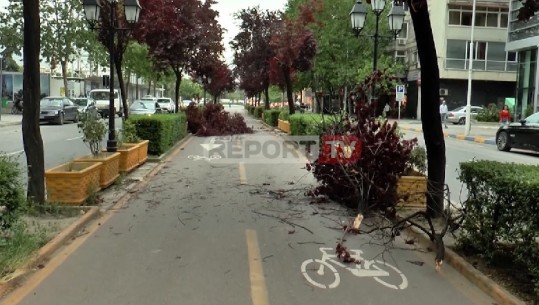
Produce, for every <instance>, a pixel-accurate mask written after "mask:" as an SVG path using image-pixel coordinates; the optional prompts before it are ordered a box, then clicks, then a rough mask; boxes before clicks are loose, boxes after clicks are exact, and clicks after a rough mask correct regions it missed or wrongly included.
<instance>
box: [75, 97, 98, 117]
mask: <svg viewBox="0 0 539 305" xmlns="http://www.w3.org/2000/svg"><path fill="white" fill-rule="evenodd" d="M71 100H72V101H73V103H75V105H77V106H78V107H79V113H84V112H86V111H87V110H88V109H90V108H95V107H96V106H95V101H94V100H93V99H91V98H88V97H76V98H72V99H71Z"/></svg>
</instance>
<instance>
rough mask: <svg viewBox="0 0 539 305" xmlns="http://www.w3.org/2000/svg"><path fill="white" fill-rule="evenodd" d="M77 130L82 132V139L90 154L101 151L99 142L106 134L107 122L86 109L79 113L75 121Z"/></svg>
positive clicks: (96, 153)
mask: <svg viewBox="0 0 539 305" xmlns="http://www.w3.org/2000/svg"><path fill="white" fill-rule="evenodd" d="M77 127H78V128H79V132H80V133H82V141H83V142H84V143H85V144H86V145H87V146H88V148H89V149H90V152H91V153H92V155H94V156H97V155H98V154H100V153H101V143H103V139H105V136H106V135H107V128H108V127H107V124H106V123H105V121H103V120H102V119H100V118H99V117H98V115H97V112H95V111H88V112H84V113H82V114H81V117H80V121H79V122H78V123H77Z"/></svg>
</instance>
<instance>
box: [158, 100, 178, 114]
mask: <svg viewBox="0 0 539 305" xmlns="http://www.w3.org/2000/svg"><path fill="white" fill-rule="evenodd" d="M157 103H159V106H160V107H161V110H162V111H163V112H167V111H168V112H169V113H172V112H174V108H175V105H174V102H173V101H172V99H171V98H170V97H159V98H157Z"/></svg>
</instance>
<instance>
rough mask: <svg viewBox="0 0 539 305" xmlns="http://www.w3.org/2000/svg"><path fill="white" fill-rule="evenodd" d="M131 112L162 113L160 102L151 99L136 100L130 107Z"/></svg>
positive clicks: (144, 113)
mask: <svg viewBox="0 0 539 305" xmlns="http://www.w3.org/2000/svg"><path fill="white" fill-rule="evenodd" d="M129 113H130V114H143V115H152V114H157V113H162V110H161V107H160V106H159V103H157V102H154V101H151V100H136V101H134V102H133V103H132V104H131V107H129Z"/></svg>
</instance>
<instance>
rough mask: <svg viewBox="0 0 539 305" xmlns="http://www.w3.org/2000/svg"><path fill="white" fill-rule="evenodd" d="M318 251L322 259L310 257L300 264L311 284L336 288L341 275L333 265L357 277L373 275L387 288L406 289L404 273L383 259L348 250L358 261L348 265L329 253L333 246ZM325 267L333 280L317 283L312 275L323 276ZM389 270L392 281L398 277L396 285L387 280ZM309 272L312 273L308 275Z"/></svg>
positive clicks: (359, 251) (406, 281) (406, 283)
mask: <svg viewBox="0 0 539 305" xmlns="http://www.w3.org/2000/svg"><path fill="white" fill-rule="evenodd" d="M320 251H321V252H322V259H316V258H315V259H312V258H311V259H308V260H306V261H304V262H303V263H302V264H301V273H302V274H303V276H304V277H305V279H307V281H308V282H309V283H311V284H312V285H314V286H316V287H318V288H324V289H325V288H330V289H331V288H336V287H337V286H339V284H340V282H341V277H340V275H339V272H338V271H337V269H336V268H335V267H334V266H333V265H336V266H339V267H341V268H344V269H345V270H348V271H350V273H352V274H353V275H355V276H357V277H373V278H374V280H375V281H377V282H378V283H380V284H382V285H384V286H386V287H388V288H392V289H406V288H407V287H408V280H407V279H406V276H404V274H403V273H402V272H401V271H400V270H399V269H397V268H396V267H394V266H392V265H390V264H388V263H386V262H383V261H379V260H365V259H363V258H362V257H361V254H362V253H363V251H361V250H349V251H350V255H351V256H352V257H353V258H355V259H357V260H358V261H359V262H360V263H358V264H353V263H351V264H349V265H346V264H344V263H342V262H340V261H339V260H338V259H337V255H335V254H329V252H331V251H335V249H333V248H320ZM332 264H333V265H332ZM309 265H310V267H309ZM325 268H327V269H328V270H329V271H331V272H332V273H333V278H334V279H333V281H331V278H332V277H330V278H329V279H330V280H329V281H330V282H331V283H329V284H327V285H326V284H323V283H319V282H317V281H316V280H315V279H313V276H316V275H318V276H320V277H321V276H323V275H324V269H325ZM384 269H386V270H387V269H389V271H386V270H384ZM390 272H392V273H393V274H394V275H395V276H393V277H392V279H393V280H394V281H395V278H396V277H398V278H399V280H398V285H397V284H391V283H389V282H388V281H389V276H391V274H390ZM309 273H311V274H312V275H310V274H309ZM384 277H387V280H388V281H385V280H383V279H382V278H384ZM321 279H322V277H321ZM326 279H327V277H326ZM326 282H327V280H326Z"/></svg>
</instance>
